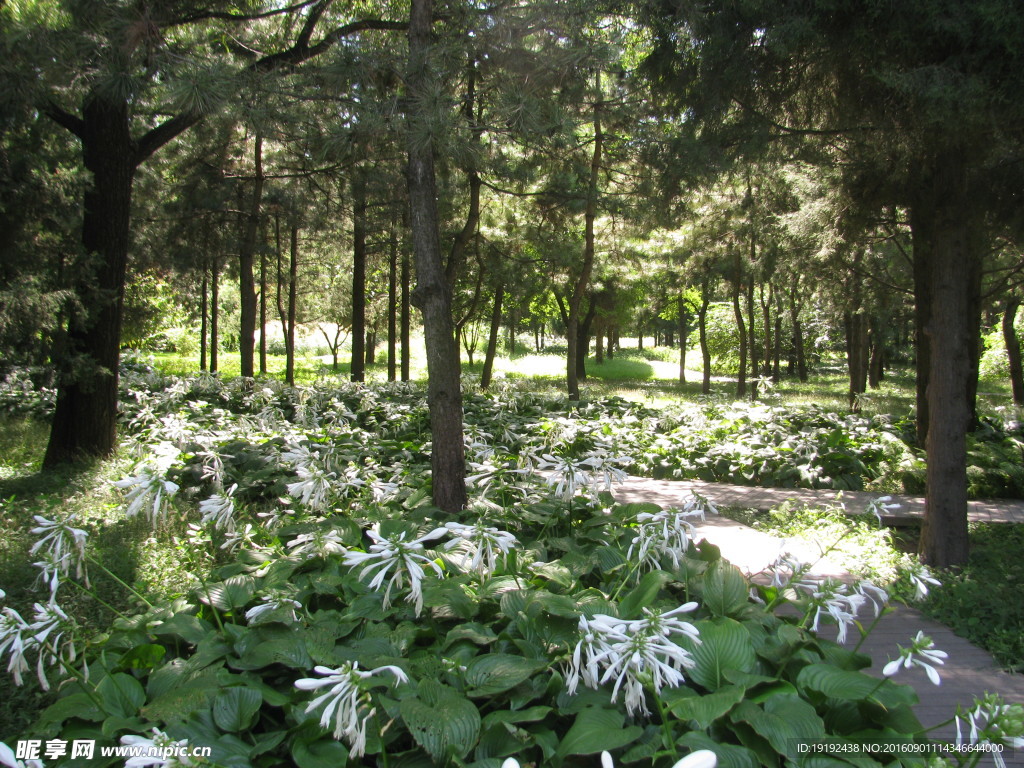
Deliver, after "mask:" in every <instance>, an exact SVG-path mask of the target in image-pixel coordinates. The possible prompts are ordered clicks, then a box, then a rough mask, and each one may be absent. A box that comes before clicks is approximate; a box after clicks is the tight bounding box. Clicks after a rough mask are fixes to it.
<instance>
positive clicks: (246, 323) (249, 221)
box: [238, 132, 264, 377]
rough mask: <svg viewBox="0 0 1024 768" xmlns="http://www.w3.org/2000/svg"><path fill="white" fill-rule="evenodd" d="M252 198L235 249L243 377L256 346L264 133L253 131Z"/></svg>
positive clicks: (252, 368) (251, 369)
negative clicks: (258, 251)
mask: <svg viewBox="0 0 1024 768" xmlns="http://www.w3.org/2000/svg"><path fill="white" fill-rule="evenodd" d="M253 164H254V166H255V168H254V173H253V185H252V198H251V199H250V201H249V209H248V211H246V214H245V220H244V224H243V227H242V241H241V243H240V245H239V249H238V293H239V308H238V353H239V356H240V358H241V374H242V376H249V377H251V376H253V375H254V374H255V366H254V365H253V350H254V349H255V346H256V280H255V277H254V275H253V267H254V265H255V260H256V237H257V233H258V232H259V225H260V208H261V206H262V204H263V182H264V176H263V136H261V135H260V134H259V132H257V133H256V137H255V147H254V149H253Z"/></svg>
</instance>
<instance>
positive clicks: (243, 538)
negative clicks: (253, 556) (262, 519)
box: [220, 523, 256, 552]
mask: <svg viewBox="0 0 1024 768" xmlns="http://www.w3.org/2000/svg"><path fill="white" fill-rule="evenodd" d="M255 536H256V529H255V528H253V527H252V524H251V523H246V524H245V525H244V526H243V527H241V528H238V529H237V530H236V529H232V530H230V531H228V532H227V535H225V536H224V543H223V544H221V545H220V548H221V549H223V550H224V551H225V552H234V551H235V550H236V549H238V548H239V547H240V546H242V545H243V544H251V543H252V542H253V538H254V537H255Z"/></svg>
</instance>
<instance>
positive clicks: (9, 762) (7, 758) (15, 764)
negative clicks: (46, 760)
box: [0, 741, 44, 768]
mask: <svg viewBox="0 0 1024 768" xmlns="http://www.w3.org/2000/svg"><path fill="white" fill-rule="evenodd" d="M0 765H6V766H7V768H44V765H43V761H42V760H19V759H18V758H17V756H16V755H15V754H14V750H13V749H11V748H10V747H9V746H7V745H6V744H4V743H3V742H2V741H0Z"/></svg>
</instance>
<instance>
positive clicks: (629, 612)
mask: <svg viewBox="0 0 1024 768" xmlns="http://www.w3.org/2000/svg"><path fill="white" fill-rule="evenodd" d="M671 579H672V576H671V575H670V574H668V573H666V572H665V571H651V572H650V573H647V574H645V575H644V577H643V578H642V579H640V583H639V584H638V585H637V586H636V588H635V589H634V590H633V591H632V592H630V593H629V594H628V595H626V596H625V597H624V598H622V602H620V603H619V616H620V617H622V618H624V619H638V618H640V616H641V613H642V611H643V609H644V608H647V607H648V606H649V605H651V603H653V602H654V601H655V599H657V597H658V593H659V592H661V590H662V588H663V587H664V586H665V585H666V584H667V583H668V582H669V581H670V580H671Z"/></svg>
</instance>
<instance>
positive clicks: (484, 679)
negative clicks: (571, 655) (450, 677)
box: [466, 653, 548, 697]
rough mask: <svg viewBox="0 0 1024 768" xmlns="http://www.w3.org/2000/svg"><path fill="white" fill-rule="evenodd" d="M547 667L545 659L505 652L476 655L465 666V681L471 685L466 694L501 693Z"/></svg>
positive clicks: (488, 694)
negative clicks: (534, 658)
mask: <svg viewBox="0 0 1024 768" xmlns="http://www.w3.org/2000/svg"><path fill="white" fill-rule="evenodd" d="M547 667H548V662H546V661H536V660H533V659H526V658H523V657H522V656H513V655H511V654H506V653H489V654H487V655H486V656H477V657H476V658H475V659H473V661H471V662H470V663H469V665H468V666H467V667H466V682H467V683H468V684H469V685H470V686H471V688H470V690H469V691H467V695H469V696H474V697H479V696H493V695H494V694H496V693H502V692H503V691H507V690H508V689H509V688H515V687H516V686H517V685H519V684H520V683H521V682H523V681H524V680H526V679H528V678H529V677H530V676H531V675H533V674H535V673H536V672H540V671H541V670H542V669H546V668H547Z"/></svg>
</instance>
